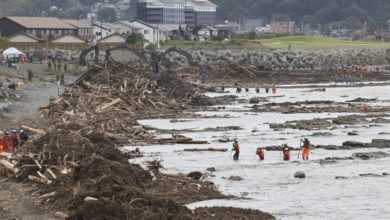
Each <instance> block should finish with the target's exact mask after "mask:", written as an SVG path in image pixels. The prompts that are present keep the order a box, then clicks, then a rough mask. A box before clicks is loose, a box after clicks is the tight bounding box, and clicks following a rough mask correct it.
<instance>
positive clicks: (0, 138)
mask: <svg viewBox="0 0 390 220" xmlns="http://www.w3.org/2000/svg"><path fill="white" fill-rule="evenodd" d="M2 154H3V132H2V131H0V156H1V155H2Z"/></svg>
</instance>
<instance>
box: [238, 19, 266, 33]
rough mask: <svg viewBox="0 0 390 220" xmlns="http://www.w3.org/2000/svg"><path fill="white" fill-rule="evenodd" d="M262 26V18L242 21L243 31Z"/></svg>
mask: <svg viewBox="0 0 390 220" xmlns="http://www.w3.org/2000/svg"><path fill="white" fill-rule="evenodd" d="M262 27H264V21H263V19H246V20H244V22H243V32H250V31H256V30H258V29H260V28H262Z"/></svg>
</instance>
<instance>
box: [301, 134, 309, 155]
mask: <svg viewBox="0 0 390 220" xmlns="http://www.w3.org/2000/svg"><path fill="white" fill-rule="evenodd" d="M301 142H302V143H303V146H302V159H303V160H309V154H310V141H309V139H307V138H305V139H304V140H301Z"/></svg>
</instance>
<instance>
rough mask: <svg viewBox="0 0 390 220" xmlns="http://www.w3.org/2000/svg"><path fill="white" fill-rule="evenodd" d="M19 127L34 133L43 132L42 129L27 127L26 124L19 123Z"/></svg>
mask: <svg viewBox="0 0 390 220" xmlns="http://www.w3.org/2000/svg"><path fill="white" fill-rule="evenodd" d="M20 128H21V129H23V130H26V131H29V132H32V133H35V134H45V131H44V130H42V129H35V128H32V127H29V126H27V125H21V126H20Z"/></svg>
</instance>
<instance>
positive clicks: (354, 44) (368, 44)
mask: <svg viewBox="0 0 390 220" xmlns="http://www.w3.org/2000/svg"><path fill="white" fill-rule="evenodd" d="M173 45H176V46H177V47H180V48H183V49H187V50H196V49H203V50H207V49H240V48H248V49H251V48H254V49H258V48H259V47H257V46H260V45H262V46H266V47H268V48H273V49H288V48H289V47H291V48H292V49H337V48H341V49H346V48H390V43H386V42H381V41H351V40H342V39H335V38H327V37H314V36H285V37H274V38H267V39H255V40H250V39H242V38H234V39H232V40H230V41H227V42H225V41H205V42H200V41H180V40H171V41H168V42H167V43H165V44H164V45H163V48H166V47H169V46H173ZM290 45H291V46H290Z"/></svg>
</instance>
